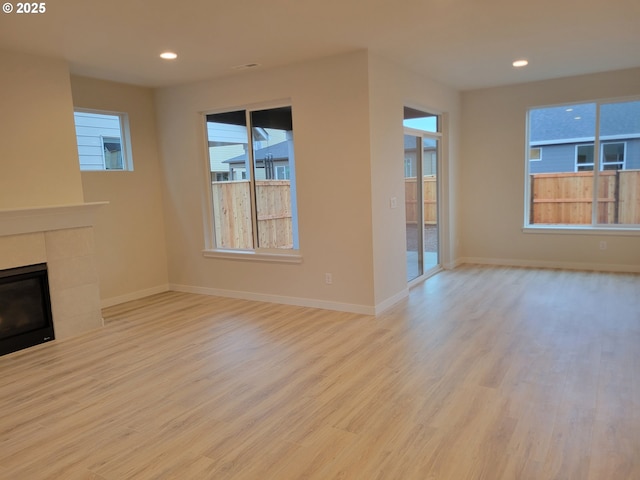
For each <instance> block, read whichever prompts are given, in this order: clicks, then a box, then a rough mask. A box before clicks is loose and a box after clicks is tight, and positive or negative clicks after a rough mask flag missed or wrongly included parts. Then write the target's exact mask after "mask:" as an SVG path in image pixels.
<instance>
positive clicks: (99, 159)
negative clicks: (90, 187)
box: [74, 112, 124, 170]
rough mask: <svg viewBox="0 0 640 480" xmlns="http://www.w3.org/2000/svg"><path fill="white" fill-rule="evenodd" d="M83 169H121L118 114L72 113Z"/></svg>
mask: <svg viewBox="0 0 640 480" xmlns="http://www.w3.org/2000/svg"><path fill="white" fill-rule="evenodd" d="M74 119H75V126H76V139H77V143H78V157H79V158H80V168H81V169H82V170H122V169H123V168H124V164H123V157H122V139H121V129H120V118H119V117H118V116H117V115H107V114H104V115H103V114H98V113H93V112H74Z"/></svg>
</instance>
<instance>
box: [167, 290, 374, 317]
mask: <svg viewBox="0 0 640 480" xmlns="http://www.w3.org/2000/svg"><path fill="white" fill-rule="evenodd" d="M169 289H170V290H173V291H176V292H185V293H198V294H200V295H211V296H216V297H227V298H238V299H241V300H254V301H257V302H267V303H279V304H283V305H295V306H298V307H311V308H322V309H325V310H336V311H339V312H348V313H358V314H362V315H375V314H376V308H375V307H373V306H369V305H357V304H351V303H341V302H330V301H326V300H316V299H313V298H300V297H286V296H282V295H269V294H265V293H254V292H246V291H239V290H225V289H221V288H210V287H196V286H192V285H179V284H175V283H172V284H170V285H169Z"/></svg>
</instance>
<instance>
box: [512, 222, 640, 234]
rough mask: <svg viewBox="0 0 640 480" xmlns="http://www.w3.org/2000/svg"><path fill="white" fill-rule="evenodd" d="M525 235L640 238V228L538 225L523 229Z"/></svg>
mask: <svg viewBox="0 0 640 480" xmlns="http://www.w3.org/2000/svg"><path fill="white" fill-rule="evenodd" d="M522 231H523V233H557V234H562V235H564V234H569V235H618V236H639V235H640V228H639V227H635V226H634V227H624V226H618V227H603V226H591V225H575V226H573V225H536V226H525V227H522Z"/></svg>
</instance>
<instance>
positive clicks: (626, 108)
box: [529, 102, 640, 173]
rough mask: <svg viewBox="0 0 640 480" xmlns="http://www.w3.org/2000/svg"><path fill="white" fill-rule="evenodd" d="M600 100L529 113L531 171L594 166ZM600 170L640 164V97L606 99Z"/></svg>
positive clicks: (583, 169)
mask: <svg viewBox="0 0 640 480" xmlns="http://www.w3.org/2000/svg"><path fill="white" fill-rule="evenodd" d="M596 120H597V119H596V105H595V104H582V105H569V106H561V107H549V108H539V109H534V110H531V111H530V113H529V173H556V172H579V171H589V170H593V165H594V138H595V132H596V128H598V125H597V121H596ZM599 129H600V170H636V169H640V102H625V103H612V104H606V105H602V107H601V112H600V124H599Z"/></svg>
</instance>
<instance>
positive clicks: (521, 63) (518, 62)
mask: <svg viewBox="0 0 640 480" xmlns="http://www.w3.org/2000/svg"><path fill="white" fill-rule="evenodd" d="M512 65H513V66H514V67H516V68H521V67H526V66H527V65H529V61H528V60H525V59H522V60H516V61H515V62H513V63H512Z"/></svg>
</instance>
